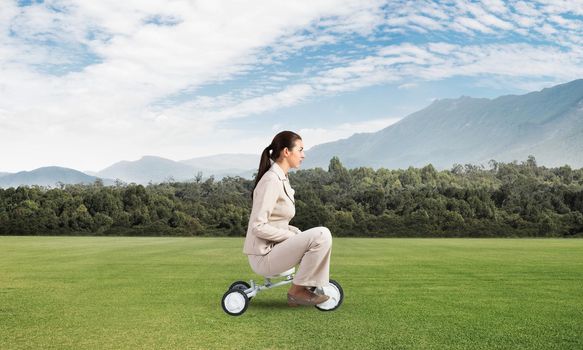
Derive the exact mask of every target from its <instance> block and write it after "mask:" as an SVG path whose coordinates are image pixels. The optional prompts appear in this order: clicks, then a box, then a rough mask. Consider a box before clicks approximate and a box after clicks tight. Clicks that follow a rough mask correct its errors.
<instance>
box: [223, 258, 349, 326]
mask: <svg viewBox="0 0 583 350" xmlns="http://www.w3.org/2000/svg"><path fill="white" fill-rule="evenodd" d="M295 271H296V269H295V267H292V268H291V269H289V270H287V271H284V272H282V273H280V274H277V275H273V276H264V277H265V283H264V284H263V285H261V286H260V285H257V284H255V282H254V281H253V280H250V281H249V283H247V282H245V281H236V282H233V283H232V284H231V286H230V287H229V290H227V292H226V293H225V294H224V295H223V299H222V300H221V306H222V307H223V310H225V312H226V313H228V314H229V315H231V316H239V315H242V314H243V313H244V312H245V311H246V310H247V307H248V306H249V302H250V301H251V299H252V298H253V297H254V296H256V295H257V294H258V293H259V292H261V291H262V290H265V289H271V288H275V287H279V286H283V285H286V284H290V283H291V282H292V280H293V278H294V273H295ZM276 278H283V280H281V281H279V282H276V283H273V282H272V281H271V280H272V279H276ZM310 290H311V291H312V292H314V293H316V294H325V295H327V296H329V297H330V298H329V299H328V300H326V301H325V302H323V303H321V304H318V305H314V306H315V307H316V308H317V309H318V310H320V311H332V310H336V309H337V308H338V307H340V304H342V301H343V300H344V291H343V290H342V287H341V286H340V284H339V283H338V282H336V281H335V280H330V282H329V283H328V284H327V285H325V286H323V287H321V288H316V287H312V288H310Z"/></svg>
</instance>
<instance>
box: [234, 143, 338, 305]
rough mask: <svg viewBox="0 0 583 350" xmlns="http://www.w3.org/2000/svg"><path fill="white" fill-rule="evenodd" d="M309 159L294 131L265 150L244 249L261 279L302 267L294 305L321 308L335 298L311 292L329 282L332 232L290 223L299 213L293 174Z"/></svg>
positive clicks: (291, 296) (294, 283) (294, 290)
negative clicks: (292, 170)
mask: <svg viewBox="0 0 583 350" xmlns="http://www.w3.org/2000/svg"><path fill="white" fill-rule="evenodd" d="M303 159H304V144H303V141H302V138H301V137H300V135H298V134H296V133H294V132H291V131H282V132H280V133H279V134H277V135H275V137H274V138H273V141H272V142H271V144H270V145H269V146H267V147H266V148H265V149H264V150H263V153H262V154H261V161H260V163H259V171H258V172H257V177H256V178H255V187H254V189H253V193H252V198H253V207H252V209H251V215H250V217H249V226H248V228H247V236H246V238H245V245H244V248H243V252H244V253H245V254H247V256H248V258H249V264H250V265H251V268H252V269H253V271H255V273H257V274H259V275H263V276H271V275H276V274H279V273H282V272H284V271H286V270H289V269H291V268H292V267H294V266H295V265H297V264H300V266H299V268H298V270H297V272H296V274H295V276H294V279H293V281H292V285H291V287H290V289H289V291H288V294H287V300H288V305H289V306H298V305H316V304H320V303H323V302H324V301H326V300H328V298H329V297H328V296H326V295H320V294H315V293H313V292H312V291H311V290H309V289H308V288H310V287H322V286H325V285H327V284H328V281H329V270H330V253H331V249H332V235H331V234H330V230H328V229H327V228H326V227H315V228H312V229H309V230H307V231H300V230H299V229H298V228H297V227H294V226H291V225H290V224H289V221H290V220H291V219H292V218H293V217H294V215H295V212H296V211H295V206H294V190H293V189H292V188H291V186H290V184H289V180H288V170H289V169H291V168H298V167H299V166H300V164H301V162H302V160H303ZM271 161H273V164H272V162H271Z"/></svg>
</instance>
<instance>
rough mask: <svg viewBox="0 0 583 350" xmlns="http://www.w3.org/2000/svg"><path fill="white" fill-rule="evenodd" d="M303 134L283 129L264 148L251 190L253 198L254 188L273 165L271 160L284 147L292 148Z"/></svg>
mask: <svg viewBox="0 0 583 350" xmlns="http://www.w3.org/2000/svg"><path fill="white" fill-rule="evenodd" d="M301 139H302V138H301V136H300V135H298V134H296V133H295V132H293V131H282V132H280V133H279V134H277V135H275V137H274V138H273V141H271V144H270V145H269V146H267V147H265V149H264V150H263V152H262V153H261V160H260V161H259V170H258V171H257V176H256V177H255V184H254V185H253V189H252V190H251V198H252V199H253V190H255V187H257V183H259V180H261V177H263V175H264V174H265V173H266V172H267V170H269V168H270V167H271V161H270V159H271V160H273V161H274V162H275V161H276V159H277V158H279V155H280V153H281V151H282V150H283V149H284V148H286V147H287V148H288V149H289V150H291V149H292V148H293V147H294V146H295V142H296V140H301Z"/></svg>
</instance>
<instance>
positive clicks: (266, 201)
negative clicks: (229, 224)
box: [243, 163, 301, 255]
mask: <svg viewBox="0 0 583 350" xmlns="http://www.w3.org/2000/svg"><path fill="white" fill-rule="evenodd" d="M294 203H295V200H294V190H293V189H292V188H291V186H290V184H289V180H288V178H287V176H286V175H285V173H284V172H283V169H281V167H280V166H279V165H278V164H277V163H273V164H272V165H271V168H269V170H268V171H267V172H266V173H265V174H264V175H263V176H262V177H261V179H260V180H259V182H258V183H257V186H256V187H255V190H253V207H252V209H251V215H250V216H249V226H248V227H247V236H246V237H245V244H244V246H243V253H245V254H247V255H265V254H267V253H269V252H270V251H271V248H272V247H273V246H274V245H275V244H277V243H278V242H282V241H285V240H286V239H288V238H290V237H292V236H294V235H295V234H297V233H300V232H301V231H300V230H299V229H298V228H297V227H295V226H291V225H290V224H289V221H290V220H291V219H292V218H293V217H294V215H295V213H296V207H295V205H294Z"/></svg>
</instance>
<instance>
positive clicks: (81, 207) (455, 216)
mask: <svg viewBox="0 0 583 350" xmlns="http://www.w3.org/2000/svg"><path fill="white" fill-rule="evenodd" d="M290 183H291V185H292V187H293V188H294V189H295V204H296V216H295V217H294V219H293V220H292V222H291V224H292V225H295V226H297V227H299V228H300V229H303V230H305V229H308V228H311V227H315V226H326V227H328V228H329V229H330V230H331V231H332V233H333V234H334V235H335V236H354V237H575V236H583V169H572V168H571V167H569V166H568V165H565V166H562V167H557V168H546V167H544V166H539V165H537V163H536V159H535V158H534V157H532V156H531V157H528V159H527V160H526V161H523V162H520V163H518V162H516V161H515V162H510V163H503V162H496V161H494V160H492V161H490V162H489V164H488V167H484V166H477V165H472V164H466V165H460V164H456V165H454V166H453V167H452V168H451V169H449V170H442V171H437V170H436V169H435V168H434V167H433V166H432V165H431V164H429V165H426V166H424V167H422V168H414V167H409V168H408V169H396V170H390V169H385V168H380V169H377V170H375V169H372V168H368V167H360V168H353V169H347V168H345V167H344V166H343V165H342V163H341V161H340V159H339V158H337V157H334V158H332V159H331V161H330V164H329V167H328V169H327V170H325V169H322V168H315V169H307V170H298V171H295V172H290ZM252 187H253V181H252V180H248V179H244V178H241V177H226V178H223V179H221V180H220V181H216V180H215V179H214V177H212V176H211V177H210V178H207V179H203V178H202V176H201V174H198V175H197V176H196V177H195V178H194V179H192V180H191V181H182V182H176V181H166V182H163V183H160V184H148V185H147V186H143V185H139V184H134V183H132V184H125V183H122V182H120V181H118V182H116V185H115V186H104V185H103V182H102V181H101V180H97V181H95V182H94V183H93V184H90V185H81V184H77V185H65V184H59V186H58V187H57V188H46V187H42V186H20V187H17V188H13V187H12V188H7V189H0V235H99V236H108V235H124V236H132V235H136V236H150V235H151V236H238V237H242V236H245V233H246V229H247V223H248V218H249V213H250V210H251V196H250V194H251V190H252Z"/></svg>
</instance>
